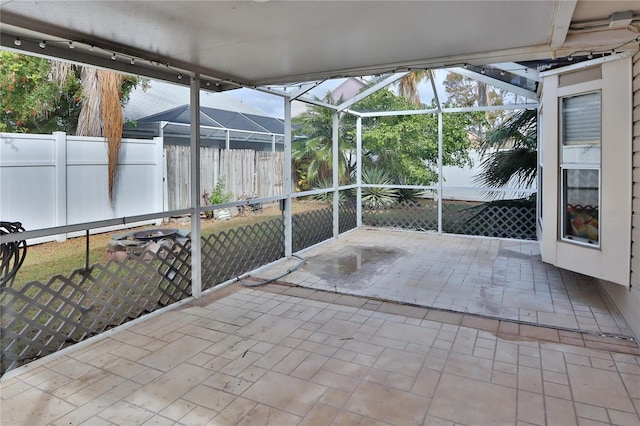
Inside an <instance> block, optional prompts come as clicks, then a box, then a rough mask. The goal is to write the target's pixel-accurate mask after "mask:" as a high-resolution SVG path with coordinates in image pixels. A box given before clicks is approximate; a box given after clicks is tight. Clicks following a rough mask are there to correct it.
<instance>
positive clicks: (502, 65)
mask: <svg viewBox="0 0 640 426" xmlns="http://www.w3.org/2000/svg"><path fill="white" fill-rule="evenodd" d="M491 66H492V67H493V68H498V69H499V70H502V71H506V72H509V73H511V74H515V75H518V76H520V77H524V78H526V79H528V80H533V81H540V76H539V75H538V70H535V69H533V68H526V67H525V66H523V65H520V64H517V63H515V62H499V63H497V64H491Z"/></svg>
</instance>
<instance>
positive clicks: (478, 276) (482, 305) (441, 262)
mask: <svg viewBox="0 0 640 426" xmlns="http://www.w3.org/2000/svg"><path fill="white" fill-rule="evenodd" d="M302 256H303V257H304V258H305V259H306V263H305V264H304V265H303V266H302V267H301V268H300V269H298V270H296V271H294V272H293V273H291V274H290V275H287V276H286V277H284V278H282V280H281V281H286V282H288V283H291V284H295V285H299V286H302V287H308V288H314V289H323V290H328V291H333V292H338V293H344V294H351V295H359V296H366V297H372V298H379V299H382V300H391V301H398V302H404V303H409V304H414V305H419V306H426V307H435V308H441V309H446V310H452V311H457V312H467V313H475V314H480V315H485V316H489V317H495V318H502V319H512V320H518V321H523V322H526V323H531V324H541V325H548V326H553V327H560V328H564V329H569V330H580V331H588V332H596V333H605V334H611V335H623V336H632V333H631V331H630V329H629V327H628V325H627V324H626V323H625V321H624V319H623V318H622V316H621V315H620V314H619V313H618V311H617V310H616V308H615V306H613V304H612V303H611V301H610V300H609V299H608V297H607V296H606V295H605V294H604V293H603V292H602V290H600V288H599V284H598V283H597V281H596V280H594V279H592V278H589V277H586V276H583V275H580V274H576V273H573V272H570V271H566V270H562V269H559V268H556V267H554V266H552V265H548V264H545V263H543V262H542V261H541V259H540V251H539V246H538V243H537V242H532V241H516V240H498V239H489V238H469V237H462V236H451V235H444V236H438V235H435V234H427V233H419V232H402V231H388V230H379V229H366V228H363V229H358V230H356V231H354V232H352V233H349V234H347V235H345V236H342V237H340V238H339V239H337V240H334V241H331V242H329V243H326V244H322V245H319V246H316V247H313V248H311V249H309V250H306V251H305V252H304V253H303V254H302ZM297 262H298V261H297V260H290V261H287V262H284V263H281V264H278V265H275V266H273V267H270V268H267V269H265V270H262V271H260V272H259V273H258V274H256V277H257V278H263V279H264V278H270V277H275V276H278V275H279V274H280V273H281V272H283V271H286V270H287V269H291V268H292V267H293V266H294V265H296V264H297Z"/></svg>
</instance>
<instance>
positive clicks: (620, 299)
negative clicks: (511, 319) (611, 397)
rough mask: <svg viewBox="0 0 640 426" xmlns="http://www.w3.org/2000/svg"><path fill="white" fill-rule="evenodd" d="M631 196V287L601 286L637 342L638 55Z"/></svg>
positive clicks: (637, 58) (638, 58)
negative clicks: (625, 321)
mask: <svg viewBox="0 0 640 426" xmlns="http://www.w3.org/2000/svg"><path fill="white" fill-rule="evenodd" d="M632 64H633V65H632V91H633V119H632V120H633V130H632V132H633V133H632V137H633V195H632V197H633V198H632V200H633V203H632V220H631V271H630V273H631V287H630V288H629V289H626V288H623V287H620V286H616V285H615V284H611V283H608V282H602V286H603V288H604V289H605V290H606V291H607V293H608V294H609V296H610V297H611V299H612V300H613V301H614V303H615V304H616V306H617V307H618V309H619V310H620V311H621V313H622V315H623V316H624V317H625V319H626V320H627V323H628V324H629V326H630V327H631V329H632V330H633V332H634V334H635V335H636V337H637V338H640V52H637V53H636V54H635V55H634V56H633V60H632Z"/></svg>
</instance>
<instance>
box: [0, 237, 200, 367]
mask: <svg viewBox="0 0 640 426" xmlns="http://www.w3.org/2000/svg"><path fill="white" fill-rule="evenodd" d="M190 265H191V256H190V248H189V243H187V244H185V245H181V244H179V243H175V244H174V245H173V247H171V248H163V249H161V250H160V251H158V252H157V253H152V252H144V253H143V254H142V255H141V256H133V255H128V256H127V257H126V258H125V259H124V260H122V261H119V260H115V259H112V260H109V261H108V262H107V263H106V264H104V265H101V264H95V265H93V266H91V267H90V268H89V270H84V269H78V270H76V271H74V272H73V273H72V274H71V275H70V276H68V277H64V276H61V275H56V276H54V277H53V278H51V279H50V280H49V281H48V282H47V283H41V282H38V281H33V282H30V283H27V284H25V285H24V286H23V287H22V288H20V289H16V288H13V287H4V288H2V289H1V292H0V305H1V306H2V317H1V332H2V333H1V341H2V343H1V347H2V365H1V370H2V373H4V372H5V371H7V370H10V369H12V368H15V367H18V366H20V365H22V364H25V363H27V362H29V361H31V360H33V359H36V358H40V357H42V356H45V355H48V354H50V353H53V352H55V351H58V350H60V349H62V348H64V347H66V346H69V345H71V344H73V343H76V342H79V341H81V340H84V339H86V338H88V337H91V336H93V335H96V334H98V333H101V332H103V331H105V330H107V329H109V328H112V327H115V326H118V325H120V324H123V323H125V322H127V321H130V320H132V319H135V318H138V317H139V316H141V315H143V314H145V313H148V312H152V311H154V310H156V309H158V308H161V307H163V306H166V305H169V304H171V303H174V302H177V301H179V300H181V299H184V298H185V297H187V296H189V294H190V291H191V289H190V279H191V266H190Z"/></svg>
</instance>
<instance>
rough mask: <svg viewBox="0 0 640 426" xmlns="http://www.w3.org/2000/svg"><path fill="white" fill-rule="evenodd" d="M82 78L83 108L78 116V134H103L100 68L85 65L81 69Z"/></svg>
mask: <svg viewBox="0 0 640 426" xmlns="http://www.w3.org/2000/svg"><path fill="white" fill-rule="evenodd" d="M80 79H81V80H82V91H83V95H82V109H81V110H80V116H79V117H78V127H77V128H76V135H78V136H102V122H101V117H102V112H101V110H100V109H101V107H102V101H101V89H100V81H99V80H98V70H97V69H96V68H89V67H83V68H82V69H81V70H80Z"/></svg>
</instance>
